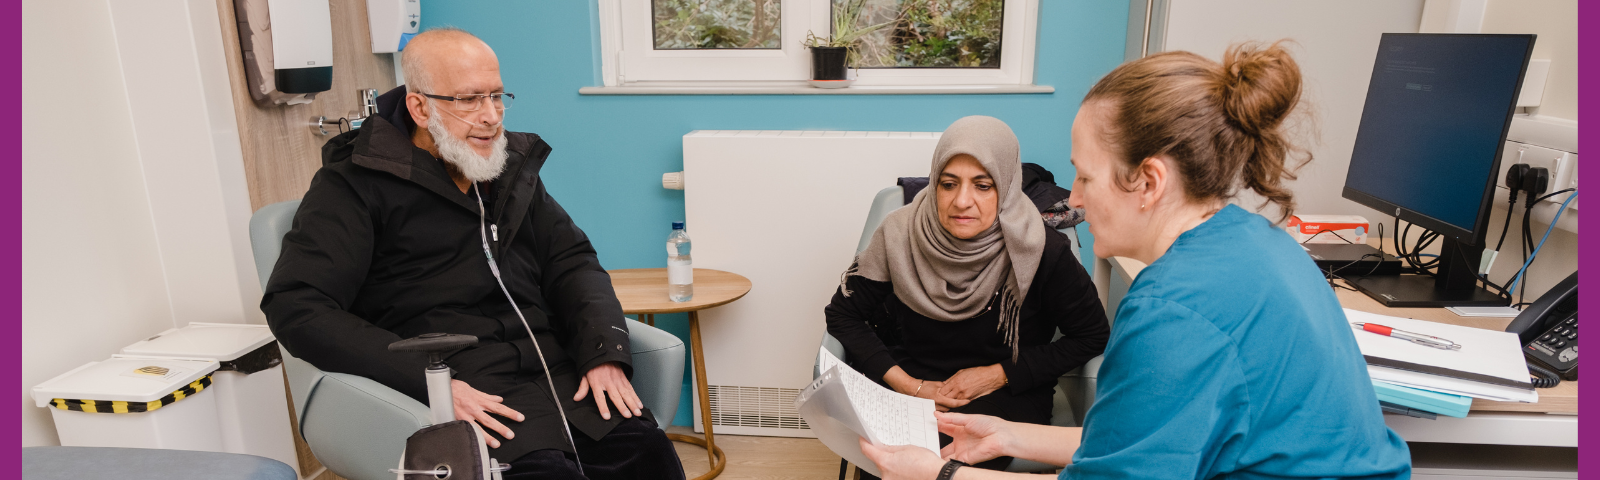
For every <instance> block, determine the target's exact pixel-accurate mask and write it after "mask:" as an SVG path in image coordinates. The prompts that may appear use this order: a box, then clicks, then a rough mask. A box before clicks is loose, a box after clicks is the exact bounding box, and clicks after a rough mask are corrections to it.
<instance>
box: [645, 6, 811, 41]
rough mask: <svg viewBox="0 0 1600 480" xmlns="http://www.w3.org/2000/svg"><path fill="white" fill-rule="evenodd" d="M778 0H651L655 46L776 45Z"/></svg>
mask: <svg viewBox="0 0 1600 480" xmlns="http://www.w3.org/2000/svg"><path fill="white" fill-rule="evenodd" d="M779 7H780V5H779V0H652V1H651V10H652V13H653V17H654V18H653V19H652V20H653V21H652V23H653V24H654V30H655V32H654V33H655V35H654V37H655V49H656V50H698V49H778V48H782V46H780V45H779V44H778V42H779V41H780V40H781V39H782V35H781V34H780V33H781V32H780V29H779V26H780V25H781V24H782V17H781V14H782V9H781V8H779Z"/></svg>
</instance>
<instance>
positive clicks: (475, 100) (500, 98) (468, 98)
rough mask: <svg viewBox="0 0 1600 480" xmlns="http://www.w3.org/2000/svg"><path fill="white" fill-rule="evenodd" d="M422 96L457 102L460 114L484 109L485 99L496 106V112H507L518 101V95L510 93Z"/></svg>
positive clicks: (429, 94) (456, 105)
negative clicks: (514, 101)
mask: <svg viewBox="0 0 1600 480" xmlns="http://www.w3.org/2000/svg"><path fill="white" fill-rule="evenodd" d="M422 96H424V97H428V98H432V99H435V100H444V101H449V102H455V109H456V111H458V112H476V111H478V109H479V108H483V104H484V100H485V99H487V100H488V101H489V103H493V104H494V109H495V110H505V109H507V108H511V102H512V101H513V100H516V99H517V96H516V95H512V94H510V93H470V94H466V95H456V96H454V97H447V96H444V95H434V94H431V93H424V94H422Z"/></svg>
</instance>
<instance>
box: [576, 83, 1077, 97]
mask: <svg viewBox="0 0 1600 480" xmlns="http://www.w3.org/2000/svg"><path fill="white" fill-rule="evenodd" d="M1055 91H1056V88H1055V87H1052V86H1049V85H921V86H914V85H853V86H850V87H848V88H832V89H830V88H816V87H812V86H810V85H808V84H806V83H805V82H792V83H791V82H784V83H774V84H757V85H752V84H728V85H698V86H691V85H628V86H616V87H583V88H579V89H578V94H579V95H1004V94H1052V93H1055Z"/></svg>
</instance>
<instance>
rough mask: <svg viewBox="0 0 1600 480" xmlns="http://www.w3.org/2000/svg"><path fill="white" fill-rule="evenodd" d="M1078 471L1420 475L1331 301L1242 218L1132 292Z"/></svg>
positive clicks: (1295, 253) (1102, 474)
mask: <svg viewBox="0 0 1600 480" xmlns="http://www.w3.org/2000/svg"><path fill="white" fill-rule="evenodd" d="M1072 461H1073V463H1072V465H1068V466H1067V467H1066V469H1065V470H1062V472H1061V478H1063V479H1068V478H1119V479H1120V478H1141V479H1144V478H1185V479H1189V478H1194V479H1209V478H1290V477H1293V478H1409V477H1410V476H1411V454H1410V451H1409V450H1408V449H1407V448H1406V444H1405V441H1404V440H1401V439H1400V436H1399V435H1396V434H1395V433H1394V431H1392V430H1389V427H1388V426H1386V425H1384V423H1383V413H1382V411H1381V410H1380V409H1379V407H1378V400H1377V396H1376V395H1375V394H1374V393H1373V391H1372V381H1371V379H1370V378H1369V377H1368V376H1367V366H1366V362H1365V361H1364V360H1363V359H1362V357H1361V351H1360V350H1359V349H1358V348H1357V347H1356V341H1355V336H1354V333H1353V332H1352V330H1351V328H1350V325H1349V323H1347V321H1346V320H1345V316H1344V311H1343V310H1342V309H1341V308H1340V306H1339V301H1338V299H1337V298H1335V297H1334V294H1333V291H1332V289H1330V288H1329V287H1328V284H1327V282H1326V281H1324V280H1323V277H1322V274H1321V273H1320V272H1319V271H1318V270H1317V267H1316V265H1315V264H1314V263H1313V262H1312V261H1311V258H1310V256H1309V255H1307V254H1306V252H1305V250H1303V249H1302V248H1301V247H1300V245H1298V244H1296V243H1295V241H1294V240H1293V239H1292V238H1290V237H1289V235H1288V234H1287V233H1285V232H1284V231H1283V230H1280V229H1278V228H1276V227H1274V226H1273V225H1272V224H1271V223H1270V222H1268V221H1267V219H1265V218H1262V217H1261V216H1260V215H1257V214H1254V213H1250V212H1247V211H1245V210H1243V209H1241V208H1239V207H1237V206H1233V205H1228V206H1227V207H1224V208H1223V209H1222V210H1221V211H1219V212H1217V214H1215V215H1213V216H1212V217H1211V218H1210V219H1208V220H1206V221H1205V223H1202V224H1200V226H1198V227H1195V228H1194V229H1192V230H1189V231H1188V232H1185V233H1184V234H1183V235H1181V236H1179V237H1178V239H1177V241H1175V242H1173V244H1172V248H1170V249H1169V250H1167V253H1166V254H1165V255H1162V256H1161V258H1159V259H1157V260H1156V261H1155V263H1152V264H1150V266H1149V267H1147V268H1145V269H1144V271H1142V272H1140V273H1139V277H1138V278H1136V279H1134V282H1133V285H1132V286H1131V287H1129V289H1128V294H1127V296H1126V297H1125V298H1124V299H1123V300H1122V304H1121V305H1120V306H1119V307H1118V308H1117V316H1116V321H1115V322H1114V323H1113V324H1112V327H1111V342H1110V344H1109V345H1108V346H1107V347H1106V353H1105V364H1104V365H1102V366H1101V367H1100V378H1099V385H1098V390H1097V391H1096V392H1095V403H1094V406H1093V407H1092V408H1090V409H1089V412H1088V414H1087V416H1086V418H1085V420H1084V431H1083V445H1082V446H1081V447H1079V448H1078V451H1077V453H1076V454H1074V455H1073V458H1072Z"/></svg>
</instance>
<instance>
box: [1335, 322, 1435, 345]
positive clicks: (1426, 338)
mask: <svg viewBox="0 0 1600 480" xmlns="http://www.w3.org/2000/svg"><path fill="white" fill-rule="evenodd" d="M1351 325H1355V326H1356V327H1359V328H1361V329H1362V330H1366V331H1368V332H1372V333H1376V334H1378V335H1387V336H1390V337H1394V338H1398V339H1401V340H1406V341H1409V342H1411V343H1415V344H1418V345H1423V346H1428V347H1433V348H1437V349H1440V350H1460V349H1461V344H1459V343H1456V342H1452V341H1450V340H1445V339H1443V338H1439V337H1435V336H1433V335H1423V334H1420V333H1413V332H1407V331H1404V330H1395V329H1393V328H1389V327H1385V326H1383V325H1378V324H1376V323H1360V322H1352V323H1351Z"/></svg>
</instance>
